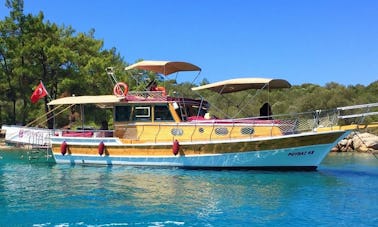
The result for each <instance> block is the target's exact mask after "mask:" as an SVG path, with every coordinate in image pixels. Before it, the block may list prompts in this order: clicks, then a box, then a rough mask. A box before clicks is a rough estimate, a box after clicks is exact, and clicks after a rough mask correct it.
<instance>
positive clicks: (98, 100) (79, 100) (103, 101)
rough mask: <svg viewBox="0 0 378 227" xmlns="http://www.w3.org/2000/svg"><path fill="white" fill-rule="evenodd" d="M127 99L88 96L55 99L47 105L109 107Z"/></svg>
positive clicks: (113, 96) (112, 96)
mask: <svg viewBox="0 0 378 227" xmlns="http://www.w3.org/2000/svg"><path fill="white" fill-rule="evenodd" d="M124 98H125V97H122V96H115V95H95V96H94V95H93V96H91V95H87V96H69V97H64V98H59V99H55V100H53V101H51V102H49V103H48V104H47V105H50V106H54V105H74V104H96V105H99V106H104V107H105V106H107V105H108V104H113V103H119V102H120V101H121V100H123V99H124Z"/></svg>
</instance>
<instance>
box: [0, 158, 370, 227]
mask: <svg viewBox="0 0 378 227" xmlns="http://www.w3.org/2000/svg"><path fill="white" fill-rule="evenodd" d="M364 162H368V163H363V165H362V164H360V162H356V157H346V158H345V161H344V162H343V161H340V158H339V157H329V158H328V157H327V159H326V160H325V162H324V163H322V166H321V168H319V171H316V172H264V171H201V170H182V169H176V168H164V169H159V168H143V167H125V166H113V167H106V166H79V165H76V166H70V165H54V164H48V163H28V162H11V161H9V160H8V161H4V159H3V160H2V161H1V162H0V203H1V204H2V207H1V208H0V216H1V217H3V218H2V221H3V222H1V221H0V224H1V223H6V221H7V220H8V221H13V222H12V223H14V222H16V221H17V217H20V218H21V217H27V218H29V219H30V220H29V221H30V222H29V223H43V220H46V221H48V220H49V221H51V220H53V221H54V223H64V222H67V221H68V222H69V223H77V222H84V223H86V224H96V223H97V224H100V223H127V224H136V223H139V224H142V225H147V224H148V225H150V224H151V223H155V224H156V223H171V222H173V223H179V224H182V223H185V224H186V225H210V226H211V225H212V224H214V225H225V224H226V223H238V224H239V225H248V224H251V223H255V224H266V223H271V224H275V223H276V224H277V223H282V222H283V221H287V220H295V221H294V223H296V224H307V223H308V220H312V221H313V223H314V224H324V223H327V222H325V221H328V222H332V220H334V217H333V216H329V217H328V216H327V215H329V214H332V213H333V212H336V211H337V212H339V213H340V214H341V215H344V216H342V217H343V218H344V219H348V213H347V212H348V210H350V209H351V207H352V206H358V204H362V205H363V206H364V207H363V208H362V211H361V212H364V213H366V215H368V214H369V213H370V214H371V213H374V212H372V211H373V210H374V209H376V207H372V206H371V205H370V206H369V204H368V202H369V201H371V197H370V198H368V197H367V196H365V195H369V193H371V191H376V190H377V178H376V177H375V178H374V174H377V170H376V168H377V164H375V165H374V160H370V159H369V161H366V160H365V161H364ZM343 163H344V164H343ZM352 169H353V170H354V171H355V172H363V173H365V174H363V175H358V174H357V175H356V174H354V175H352V177H351V175H350V174H349V175H348V172H351V171H352ZM355 172H354V173H355ZM372 176H373V178H372ZM375 176H376V175H375ZM372 179H373V180H372ZM374 179H375V180H374ZM360 185H363V186H364V187H361V186H360ZM352 196H354V198H353V199H350V197H352ZM346 208H348V210H345V209H346ZM311 209H315V210H316V211H317V212H308V211H309V210H311ZM357 212H359V211H357ZM361 212H360V213H358V214H357V215H361ZM332 218H333V219H332ZM349 218H350V217H349ZM20 220H21V219H20ZM125 221H127V222H125ZM211 223H212V224H211ZM291 223H293V222H291ZM16 224H17V222H16Z"/></svg>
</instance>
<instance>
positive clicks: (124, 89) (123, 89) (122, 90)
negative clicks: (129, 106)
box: [113, 82, 129, 96]
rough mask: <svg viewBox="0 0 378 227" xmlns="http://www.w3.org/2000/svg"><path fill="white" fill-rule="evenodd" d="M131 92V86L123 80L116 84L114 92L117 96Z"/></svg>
mask: <svg viewBox="0 0 378 227" xmlns="http://www.w3.org/2000/svg"><path fill="white" fill-rule="evenodd" d="M128 92H129V87H128V86H127V84H125V83H123V82H118V83H116V85H114V88H113V94H114V95H116V96H126V95H127V93H128Z"/></svg>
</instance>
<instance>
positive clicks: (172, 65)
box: [125, 61, 201, 76]
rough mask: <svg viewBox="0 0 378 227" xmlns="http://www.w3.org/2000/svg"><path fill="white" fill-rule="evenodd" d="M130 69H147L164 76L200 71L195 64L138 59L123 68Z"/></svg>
mask: <svg viewBox="0 0 378 227" xmlns="http://www.w3.org/2000/svg"><path fill="white" fill-rule="evenodd" d="M130 69H142V70H148V71H152V72H156V73H160V74H163V75H165V76H167V75H169V74H172V73H175V72H180V71H201V68H200V67H198V66H196V65H193V64H190V63H187V62H179V61H140V62H138V63H135V64H133V65H129V66H127V67H126V68H125V70H130Z"/></svg>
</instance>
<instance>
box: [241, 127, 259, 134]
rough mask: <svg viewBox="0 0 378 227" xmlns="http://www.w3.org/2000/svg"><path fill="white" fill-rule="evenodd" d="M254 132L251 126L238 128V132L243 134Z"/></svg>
mask: <svg viewBox="0 0 378 227" xmlns="http://www.w3.org/2000/svg"><path fill="white" fill-rule="evenodd" d="M254 132H255V130H254V129H253V128H250V127H245V128H241V129H240V133H241V134H243V135H252V134H253V133H254Z"/></svg>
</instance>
